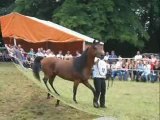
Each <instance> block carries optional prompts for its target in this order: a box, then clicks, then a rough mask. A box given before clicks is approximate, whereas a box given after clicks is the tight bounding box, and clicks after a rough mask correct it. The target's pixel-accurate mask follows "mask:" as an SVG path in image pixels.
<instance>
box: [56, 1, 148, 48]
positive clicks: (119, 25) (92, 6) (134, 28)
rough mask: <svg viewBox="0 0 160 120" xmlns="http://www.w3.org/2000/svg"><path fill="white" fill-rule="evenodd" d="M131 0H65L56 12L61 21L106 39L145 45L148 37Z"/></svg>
mask: <svg viewBox="0 0 160 120" xmlns="http://www.w3.org/2000/svg"><path fill="white" fill-rule="evenodd" d="M136 9H137V2H132V1H131V0H82V1H81V0H65V2H64V3H63V4H62V6H61V7H60V8H59V9H57V10H56V11H55V12H54V14H53V20H54V21H56V22H58V23H59V24H61V25H63V26H66V27H69V28H71V29H74V30H76V31H78V32H81V33H84V34H86V35H88V36H91V37H94V38H96V39H100V40H103V41H104V42H106V41H108V40H110V39H112V40H118V41H122V42H123V41H127V42H129V43H132V44H134V45H135V46H139V47H142V46H144V42H145V40H147V39H148V38H149V36H148V34H147V32H146V31H145V30H144V27H143V26H142V24H141V21H140V20H139V17H138V16H137V15H136Z"/></svg>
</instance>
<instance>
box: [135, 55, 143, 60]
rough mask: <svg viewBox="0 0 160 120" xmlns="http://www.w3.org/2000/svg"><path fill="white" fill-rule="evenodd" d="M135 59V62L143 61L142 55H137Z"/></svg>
mask: <svg viewBox="0 0 160 120" xmlns="http://www.w3.org/2000/svg"><path fill="white" fill-rule="evenodd" d="M134 59H135V60H140V59H142V55H135V57H134Z"/></svg>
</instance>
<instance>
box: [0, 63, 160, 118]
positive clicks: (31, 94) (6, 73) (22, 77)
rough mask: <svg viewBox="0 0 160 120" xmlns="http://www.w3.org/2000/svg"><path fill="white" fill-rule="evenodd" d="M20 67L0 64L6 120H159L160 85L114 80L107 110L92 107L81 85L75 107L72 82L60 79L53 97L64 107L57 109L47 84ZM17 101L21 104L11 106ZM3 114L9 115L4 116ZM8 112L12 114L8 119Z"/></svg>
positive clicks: (0, 89)
mask: <svg viewBox="0 0 160 120" xmlns="http://www.w3.org/2000/svg"><path fill="white" fill-rule="evenodd" d="M17 68H18V69H17ZM17 68H16V67H15V66H14V65H13V64H10V63H5V64H4V63H0V74H1V75H0V96H2V97H0V106H1V105H2V107H0V116H1V114H2V116H3V117H4V118H5V117H10V116H11V118H12V119H13V120H14V119H15V120H17V119H19V120H22V119H24V120H32V119H38V120H39V119H40V120H41V119H42V120H44V118H47V119H65V120H66V119H73V120H74V119H82V120H87V119H93V118H97V116H96V115H99V116H111V117H114V118H117V119H118V120H159V83H154V84H153V83H141V82H121V81H115V82H114V84H113V86H112V87H110V88H109V89H108V91H107V95H106V103H107V109H102V108H99V109H96V108H93V106H92V98H93V95H92V93H91V91H90V90H89V89H88V88H86V87H85V86H83V85H82V84H80V86H79V87H78V91H77V101H78V104H75V103H74V102H73V101H72V87H73V83H72V82H69V81H66V80H62V79H61V78H58V77H57V78H56V79H55V82H54V86H55V88H56V90H57V91H58V92H59V93H60V95H61V96H60V97H58V96H56V95H55V94H54V92H53V93H52V94H53V95H54V96H55V97H56V98H59V99H60V100H61V101H63V102H64V103H65V104H61V105H60V107H58V108H55V107H54V104H55V99H50V100H46V99H45V97H46V96H45V95H46V93H45V90H46V89H45V87H44V84H41V83H39V82H38V81H37V80H35V79H34V77H33V75H32V72H31V71H30V70H24V69H22V68H20V67H17ZM18 70H19V71H18ZM12 74H13V75H12ZM41 77H42V76H41ZM90 82H91V83H92V82H93V81H92V80H90ZM38 86H39V87H38ZM10 101H11V105H9V104H10ZM14 102H16V103H18V102H19V104H18V105H17V104H16V105H17V106H16V105H14V104H13V107H11V106H12V103H14ZM66 104H67V105H70V106H72V107H75V108H76V109H78V110H76V109H73V108H71V107H69V106H67V105H66ZM14 107H15V108H16V110H15V109H13V108H14ZM10 108H12V109H11V110H10ZM3 111H7V113H4V114H3ZM67 111H68V112H67ZM80 111H84V112H86V113H84V112H80ZM77 112H78V113H77ZM8 113H9V114H11V115H9V116H8V115H7V114H8ZM91 114H94V115H91ZM3 117H2V118H3ZM0 120H1V117H0ZM4 120H6V119H4Z"/></svg>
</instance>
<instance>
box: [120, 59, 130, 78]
mask: <svg viewBox="0 0 160 120" xmlns="http://www.w3.org/2000/svg"><path fill="white" fill-rule="evenodd" d="M128 75H129V72H128V64H127V62H126V60H124V59H123V60H122V70H121V79H122V80H125V81H126V80H128Z"/></svg>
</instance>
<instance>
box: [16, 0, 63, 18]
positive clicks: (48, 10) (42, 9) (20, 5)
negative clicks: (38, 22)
mask: <svg viewBox="0 0 160 120" xmlns="http://www.w3.org/2000/svg"><path fill="white" fill-rule="evenodd" d="M15 4H16V7H15V9H14V11H16V12H19V13H22V14H25V15H29V16H34V17H37V18H40V19H45V20H51V18H52V13H53V11H54V10H55V9H56V8H57V7H58V6H59V5H60V4H61V2H56V0H16V1H15Z"/></svg>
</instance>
